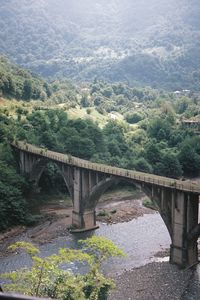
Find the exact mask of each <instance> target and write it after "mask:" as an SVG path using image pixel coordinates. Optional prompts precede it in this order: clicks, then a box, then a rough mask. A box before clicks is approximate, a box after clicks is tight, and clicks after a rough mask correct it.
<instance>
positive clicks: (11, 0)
mask: <svg viewBox="0 0 200 300" xmlns="http://www.w3.org/2000/svg"><path fill="white" fill-rule="evenodd" d="M147 4H148V5H147ZM199 13H200V12H199V3H198V1H197V0H192V1H186V0H182V1H180V0H178V1H174V0H164V1H159V0H143V1H141V0H136V1H131V0H124V1H118V0H111V1H105V0H98V1H92V0H85V1H72V0H67V1H66V0H59V1H56V5H55V1H54V0H48V1H47V0H39V1H29V0H2V1H1V2H0V53H2V54H5V55H8V56H9V57H10V58H11V59H12V60H13V61H15V62H16V63H18V64H19V65H21V66H24V67H26V68H29V69H31V70H32V71H34V72H35V73H37V74H39V75H42V76H44V77H46V78H51V79H52V78H53V79H57V78H63V76H65V77H68V78H71V79H74V80H76V81H79V82H80V81H81V82H83V81H93V79H94V78H97V79H103V80H106V81H110V82H116V81H121V82H125V83H128V84H129V85H131V86H145V85H150V86H153V87H156V88H160V87H161V88H165V89H168V90H177V89H178V90H182V89H191V90H197V91H198V89H199V79H200V60H199V51H200V43H199V37H200V21H199Z"/></svg>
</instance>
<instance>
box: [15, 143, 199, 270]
mask: <svg viewBox="0 0 200 300" xmlns="http://www.w3.org/2000/svg"><path fill="white" fill-rule="evenodd" d="M12 146H13V148H14V149H15V152H16V153H17V155H18V160H19V166H20V171H21V173H23V174H28V176H29V179H30V181H31V182H32V183H33V184H34V185H35V186H37V184H38V182H39V179H40V177H41V175H42V173H43V171H44V169H45V167H46V165H47V163H48V162H49V161H52V162H53V163H55V164H56V165H57V166H58V168H59V170H60V173H61V175H62V177H63V179H64V181H65V184H66V186H67V188H68V190H69V193H70V195H71V198H72V201H73V214H72V224H73V225H75V227H76V228H77V230H79V231H84V230H90V229H95V228H97V226H96V216H95V207H96V204H97V202H98V200H99V198H100V197H101V195H102V194H103V193H104V192H105V191H106V190H107V189H108V188H109V187H111V186H112V185H114V184H117V183H119V182H120V181H124V180H125V181H127V182H129V183H132V184H134V185H136V186H139V187H140V188H141V189H142V190H143V191H144V192H145V194H146V195H147V196H148V197H150V198H151V199H152V201H153V202H154V203H155V204H156V205H157V207H158V210H159V212H160V215H161V217H162V218H163V220H164V222H165V224H166V226H167V229H168V231H169V234H170V237H171V241H172V242H171V249H170V261H171V262H172V263H176V264H178V265H180V266H182V267H187V266H191V265H193V264H196V263H197V262H198V251H197V239H198V237H199V235H200V224H198V210H199V209H198V208H199V195H200V186H198V185H197V184H195V183H193V182H188V181H180V180H175V179H171V178H166V177H161V176H156V175H153V174H147V173H142V172H137V171H131V170H126V169H121V168H115V167H111V166H107V165H103V164H97V163H92V162H90V161H87V160H83V159H80V158H77V157H73V156H71V155H66V154H61V153H57V152H53V151H49V150H46V149H43V148H39V147H36V146H33V145H30V144H27V143H25V142H19V141H17V142H13V143H12ZM147 234H148V233H147Z"/></svg>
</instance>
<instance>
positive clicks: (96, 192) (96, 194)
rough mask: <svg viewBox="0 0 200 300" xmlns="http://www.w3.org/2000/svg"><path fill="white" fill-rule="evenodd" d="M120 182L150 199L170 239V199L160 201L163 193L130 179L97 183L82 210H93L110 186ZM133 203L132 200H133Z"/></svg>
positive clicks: (112, 177) (113, 179)
mask: <svg viewBox="0 0 200 300" xmlns="http://www.w3.org/2000/svg"><path fill="white" fill-rule="evenodd" d="M120 182H126V183H129V184H131V185H134V186H135V187H136V188H138V189H141V190H142V191H143V192H144V194H145V195H146V196H147V197H148V198H150V199H151V201H152V202H153V203H154V204H155V206H156V207H157V209H158V212H159V214H160V216H161V218H162V220H163V221H164V223H165V225H166V227H167V229H168V232H169V235H170V237H172V228H171V210H170V209H171V201H170V200H171V198H170V199H169V200H168V201H167V202H166V199H163V201H162V200H161V198H162V197H163V198H164V197H165V195H164V193H163V191H162V190H161V189H157V190H155V189H154V190H152V186H149V185H147V184H140V183H138V182H136V181H134V180H130V179H121V178H119V177H115V176H111V177H107V178H104V179H103V180H101V181H100V182H98V183H97V184H96V185H95V186H94V187H92V189H91V191H90V193H89V195H88V196H87V199H85V200H84V201H83V202H84V203H85V205H84V209H86V210H89V209H95V207H96V205H97V203H98V201H99V199H100V197H101V196H102V195H103V194H104V193H105V192H106V191H107V190H108V189H109V188H111V187H112V186H115V185H117V184H119V183H120ZM133 201H134V200H133ZM164 201H165V202H164ZM163 202H164V205H163Z"/></svg>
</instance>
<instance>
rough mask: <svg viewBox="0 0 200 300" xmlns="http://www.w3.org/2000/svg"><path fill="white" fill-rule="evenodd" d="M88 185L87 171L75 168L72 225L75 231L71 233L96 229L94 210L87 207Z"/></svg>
mask: <svg viewBox="0 0 200 300" xmlns="http://www.w3.org/2000/svg"><path fill="white" fill-rule="evenodd" d="M90 185H91V183H90V173H89V171H87V170H81V169H79V168H75V169H74V208H73V212H72V225H74V227H75V228H76V229H74V230H72V232H81V231H87V230H93V229H96V228H98V226H97V225H96V213H95V208H88V207H87V199H88V197H89V193H90Z"/></svg>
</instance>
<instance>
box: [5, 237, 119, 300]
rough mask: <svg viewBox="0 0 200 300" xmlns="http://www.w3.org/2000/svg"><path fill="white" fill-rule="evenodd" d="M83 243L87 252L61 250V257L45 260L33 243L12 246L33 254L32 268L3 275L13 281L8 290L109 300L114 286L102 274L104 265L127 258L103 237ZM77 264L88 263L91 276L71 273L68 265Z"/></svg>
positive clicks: (52, 296)
mask: <svg viewBox="0 0 200 300" xmlns="http://www.w3.org/2000/svg"><path fill="white" fill-rule="evenodd" d="M80 242H81V244H83V245H84V249H83V250H74V249H67V248H61V249H60V250H59V252H58V254H53V255H51V256H48V257H45V258H41V257H40V256H39V255H38V254H39V250H38V249H37V248H36V247H35V246H33V245H32V244H30V243H27V242H17V243H15V244H13V245H11V246H10V247H9V248H10V249H11V250H14V251H16V250H17V249H19V248H21V249H24V250H25V251H26V252H27V253H28V254H29V256H30V257H31V259H32V267H31V269H27V268H25V269H21V270H18V271H14V272H11V273H6V274H3V275H1V277H3V278H6V279H9V280H10V281H11V283H8V284H5V285H4V287H3V288H4V290H6V291H9V292H10V291H15V292H18V293H22V294H26V295H31V296H36V297H51V298H55V299H68V300H69V299H71V300H73V299H74V300H76V299H80V300H81V299H82V300H84V299H91V300H94V299H96V300H105V299H107V296H108V291H109V290H110V289H111V288H113V287H114V282H113V281H112V280H111V279H109V278H106V277H105V276H104V275H103V274H102V272H101V263H102V262H103V261H104V260H105V259H108V258H109V257H111V256H121V255H125V254H124V252H123V251H122V250H120V249H119V248H118V247H117V246H115V245H114V244H113V243H112V242H111V241H109V240H107V239H106V238H103V237H95V236H93V237H92V238H88V239H86V240H82V241H80ZM74 261H79V262H82V263H84V264H85V263H87V264H88V267H89V270H88V272H87V273H86V274H84V275H81V274H78V275H75V274H73V273H72V272H70V271H68V270H67V269H66V267H67V263H69V262H74Z"/></svg>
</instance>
